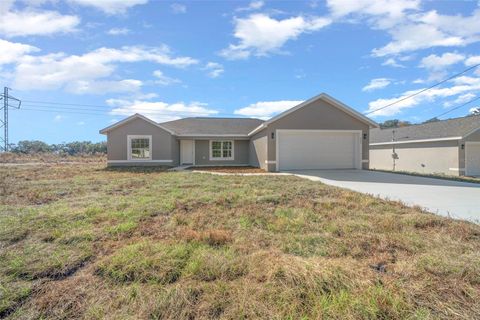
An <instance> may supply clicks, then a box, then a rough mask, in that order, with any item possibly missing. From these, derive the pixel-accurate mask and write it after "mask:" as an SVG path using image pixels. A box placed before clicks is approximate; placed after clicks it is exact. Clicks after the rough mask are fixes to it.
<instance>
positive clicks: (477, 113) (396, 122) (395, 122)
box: [379, 107, 480, 129]
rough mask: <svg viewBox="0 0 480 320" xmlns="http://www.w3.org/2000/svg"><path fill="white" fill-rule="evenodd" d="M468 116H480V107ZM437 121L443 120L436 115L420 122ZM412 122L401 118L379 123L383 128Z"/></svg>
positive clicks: (402, 125) (397, 126)
mask: <svg viewBox="0 0 480 320" xmlns="http://www.w3.org/2000/svg"><path fill="white" fill-rule="evenodd" d="M468 116H480V107H477V108H472V109H470V113H469V114H468V115H467V117H468ZM437 121H441V120H440V119H438V118H437V117H435V118H431V119H428V120H426V121H423V122H421V123H420V124H424V123H430V122H437ZM412 124H414V123H411V122H410V121H403V120H399V119H392V120H386V121H384V122H382V123H379V125H380V128H382V129H388V128H401V127H408V126H411V125H412Z"/></svg>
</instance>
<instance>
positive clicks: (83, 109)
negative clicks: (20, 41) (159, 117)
mask: <svg viewBox="0 0 480 320" xmlns="http://www.w3.org/2000/svg"><path fill="white" fill-rule="evenodd" d="M24 106H25V107H30V108H47V109H59V110H81V111H95V112H97V111H99V112H111V111H112V109H122V108H124V107H109V110H105V109H103V110H100V109H97V108H93V107H83V108H79V107H66V106H47V105H30V104H25V105H24ZM132 111H135V112H145V113H150V114H165V115H171V114H172V113H174V112H175V113H178V114H197V115H202V116H205V115H208V114H212V113H208V112H200V111H198V112H196V111H183V112H182V111H166V110H155V109H137V108H135V109H133V110H132ZM215 115H222V114H218V113H215ZM223 115H229V114H223Z"/></svg>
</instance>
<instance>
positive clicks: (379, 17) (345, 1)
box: [327, 0, 420, 28]
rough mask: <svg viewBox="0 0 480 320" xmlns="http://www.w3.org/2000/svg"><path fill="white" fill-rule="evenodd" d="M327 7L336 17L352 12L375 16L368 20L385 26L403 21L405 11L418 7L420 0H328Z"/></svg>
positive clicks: (381, 26) (379, 25) (382, 26)
mask: <svg viewBox="0 0 480 320" xmlns="http://www.w3.org/2000/svg"><path fill="white" fill-rule="evenodd" d="M327 7H328V8H329V9H330V12H331V14H332V15H333V16H334V17H336V18H341V17H345V16H348V15H352V14H355V15H358V16H359V17H363V16H367V17H370V18H371V17H375V19H374V20H371V21H370V22H371V23H373V24H375V26H376V27H377V28H386V27H389V26H392V25H394V24H397V23H398V22H400V21H403V19H404V17H405V14H406V12H408V11H412V10H417V9H419V7H420V0H376V1H371V0H356V1H351V0H328V1H327Z"/></svg>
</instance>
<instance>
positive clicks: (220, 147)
mask: <svg viewBox="0 0 480 320" xmlns="http://www.w3.org/2000/svg"><path fill="white" fill-rule="evenodd" d="M210 160H233V141H231V140H227V141H214V140H211V141H210Z"/></svg>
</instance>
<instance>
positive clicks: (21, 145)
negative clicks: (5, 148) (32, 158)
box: [11, 140, 53, 154]
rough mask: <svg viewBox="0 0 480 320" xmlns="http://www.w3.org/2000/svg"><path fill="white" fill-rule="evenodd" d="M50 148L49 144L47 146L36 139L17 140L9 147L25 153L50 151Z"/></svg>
mask: <svg viewBox="0 0 480 320" xmlns="http://www.w3.org/2000/svg"><path fill="white" fill-rule="evenodd" d="M52 150H53V149H52V148H51V146H49V145H48V144H46V143H45V142H43V141H38V140H23V141H19V142H18V144H17V145H14V146H13V148H11V151H12V152H16V153H26V154H33V153H42V152H52Z"/></svg>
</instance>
